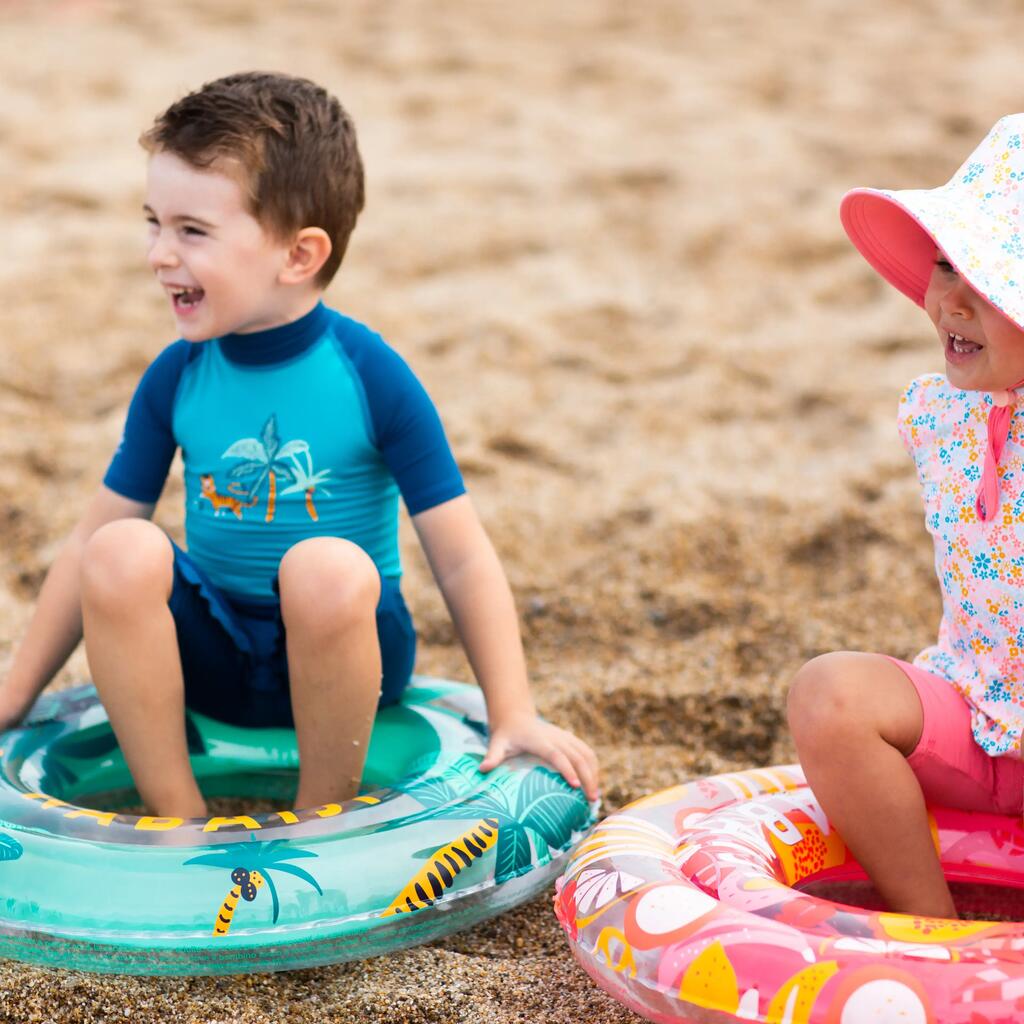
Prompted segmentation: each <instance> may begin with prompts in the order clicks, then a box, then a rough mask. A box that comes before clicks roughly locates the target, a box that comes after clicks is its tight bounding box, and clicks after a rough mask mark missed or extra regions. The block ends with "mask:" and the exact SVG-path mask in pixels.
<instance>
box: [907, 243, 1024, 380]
mask: <svg viewBox="0 0 1024 1024" xmlns="http://www.w3.org/2000/svg"><path fill="white" fill-rule="evenodd" d="M924 308H925V310H926V311H927V313H928V316H929V317H930V318H931V321H932V323H933V324H934V325H935V328H936V330H937V331H938V335H939V341H940V342H942V346H943V350H944V352H945V355H946V376H947V378H948V379H949V382H950V384H952V385H953V387H955V388H961V389H963V390H964V391H1003V390H1005V389H1007V388H1012V387H1014V386H1015V385H1017V384H1019V383H1020V382H1021V381H1024V331H1022V330H1021V329H1020V328H1019V327H1017V325H1016V324H1014V323H1013V322H1012V321H1010V320H1008V319H1007V318H1006V317H1005V316H1003V314H1002V313H1000V312H999V310H997V309H996V308H995V306H993V305H992V304H991V303H989V302H988V301H987V300H985V299H983V298H982V297H981V296H980V295H979V294H978V293H977V292H976V291H975V290H974V289H973V288H972V287H971V286H970V285H969V284H968V283H967V281H965V280H964V278H962V277H961V276H960V275H959V274H958V273H957V272H956V270H955V269H954V268H953V267H952V265H951V264H950V263H949V261H948V260H947V259H946V255H945V253H943V252H942V251H941V250H939V251H938V252H937V253H936V255H935V265H934V266H933V267H932V276H931V279H930V280H929V282H928V288H927V290H926V291H925V295H924Z"/></svg>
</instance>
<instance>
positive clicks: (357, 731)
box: [278, 537, 381, 807]
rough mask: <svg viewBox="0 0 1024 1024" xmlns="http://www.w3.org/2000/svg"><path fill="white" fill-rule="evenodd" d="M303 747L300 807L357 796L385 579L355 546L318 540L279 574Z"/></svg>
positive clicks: (373, 698) (373, 697)
mask: <svg viewBox="0 0 1024 1024" xmlns="http://www.w3.org/2000/svg"><path fill="white" fill-rule="evenodd" d="M278 583H279V585H280V589H281V614H282V617H283V618H284V625H285V632H286V635H287V649H288V678H289V681H290V686H291V699H292V714H293V715H294V717H295V733H296V738H297V740H298V744H299V789H298V793H297V794H296V796H295V805H296V807H315V806H318V805H320V804H325V803H335V802H340V801H342V800H348V799H351V798H352V797H354V796H355V795H356V794H357V793H358V791H359V780H360V778H361V777H362V772H363V763H364V762H365V760H366V750H367V746H368V744H369V740H370V731H371V729H372V727H373V719H374V715H375V714H376V711H377V701H378V699H379V697H380V684H381V657H380V644H379V642H378V640H377V615H376V612H377V602H378V601H379V599H380V576H379V574H378V572H377V568H376V566H375V565H374V564H373V561H372V560H371V559H370V557H369V555H367V554H366V552H365V551H363V550H362V549H361V548H359V547H358V546H357V545H355V544H352V543H350V542H349V541H345V540H341V539H339V538H336V537H314V538H311V539H310V540H304V541H301V542H300V543H298V544H296V545H295V547H293V548H291V549H290V550H289V551H288V553H287V554H286V555H285V556H284V558H283V559H282V560H281V568H280V572H279V573H278Z"/></svg>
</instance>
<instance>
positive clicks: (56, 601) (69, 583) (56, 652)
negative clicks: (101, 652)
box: [0, 487, 154, 729]
mask: <svg viewBox="0 0 1024 1024" xmlns="http://www.w3.org/2000/svg"><path fill="white" fill-rule="evenodd" d="M153 508H154V506H153V505H150V504H145V503H143V502H139V501H133V500H131V499H130V498H125V497H122V496H121V495H120V494H116V493H115V492H114V491H112V490H110V489H109V488H107V487H100V489H99V491H98V492H97V493H96V495H95V496H94V497H93V499H92V501H90V503H89V505H88V506H87V508H86V510H85V513H84V515H83V516H82V518H81V519H80V520H79V521H78V523H77V524H76V526H75V527H74V529H73V530H72V531H71V534H70V536H69V537H68V539H67V541H66V542H65V544H64V546H63V548H61V550H60V553H59V554H58V555H57V558H56V560H55V561H54V563H53V565H52V566H50V570H49V572H47V574H46V579H45V580H44V581H43V586H42V589H41V590H40V591H39V599H38V601H37V603H36V608H35V611H34V612H33V614H32V618H31V619H30V620H29V624H28V629H27V630H26V631H25V636H24V638H23V639H22V641H21V644H20V645H19V646H18V648H17V649H16V650H15V654H14V660H13V661H12V663H11V666H10V668H9V670H8V672H7V675H6V677H5V678H4V680H3V683H2V684H0V729H3V728H9V727H10V726H12V725H15V724H16V723H17V722H19V721H20V720H21V719H22V718H23V717H24V715H25V713H26V712H27V711H28V709H29V708H30V707H31V706H32V703H33V701H35V699H36V697H37V696H38V694H39V691H40V690H42V689H43V687H44V686H46V684H47V683H48V682H49V681H50V680H51V679H52V678H53V677H54V676H55V675H56V674H57V672H58V671H59V670H60V668H61V666H62V665H63V664H64V662H65V661H67V660H68V658H69V657H70V656H71V652H72V651H73V650H74V649H75V647H76V646H77V645H78V642H79V641H80V640H81V639H82V607H81V601H80V600H79V585H78V578H79V569H80V566H81V562H82V551H83V549H84V548H85V544H86V542H87V541H88V539H89V538H90V537H91V536H92V534H93V533H94V532H95V531H96V530H98V529H99V528H100V527H101V526H103V525H104V524H106V523H109V522H113V521H114V520H115V519H133V518H137V519H149V518H150V516H152V514H153Z"/></svg>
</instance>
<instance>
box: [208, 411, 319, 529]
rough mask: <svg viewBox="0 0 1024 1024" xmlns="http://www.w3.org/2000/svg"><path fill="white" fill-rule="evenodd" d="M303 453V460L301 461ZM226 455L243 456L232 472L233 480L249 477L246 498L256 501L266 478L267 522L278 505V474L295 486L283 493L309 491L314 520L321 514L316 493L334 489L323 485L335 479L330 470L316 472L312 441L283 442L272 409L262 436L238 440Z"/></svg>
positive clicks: (309, 501)
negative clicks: (316, 500) (315, 500)
mask: <svg viewBox="0 0 1024 1024" xmlns="http://www.w3.org/2000/svg"><path fill="white" fill-rule="evenodd" d="M299 456H302V461H301V462H300V461H299ZM221 458H222V459H241V460H242V461H241V462H239V463H238V465H236V466H232V468H231V469H230V470H229V472H228V476H229V477H231V479H232V480H240V481H243V482H244V481H246V478H248V479H249V480H251V483H248V489H247V491H246V495H245V497H246V500H248V501H253V499H255V498H256V496H257V495H258V494H259V492H260V489H261V488H262V487H263V484H264V482H266V484H267V513H266V517H265V519H266V522H268V523H269V522H271V521H272V520H273V518H274V513H275V511H276V509H277V478H278V477H281V478H283V479H284V480H287V481H289V482H290V484H291V486H289V487H286V488H285V489H284V490H283V491H282V492H281V494H282V495H285V494H297V493H299V492H302V491H305V493H306V512H307V513H308V515H309V518H310V519H312V520H313V522H317V521H318V520H319V518H320V516H319V514H318V512H317V510H316V505H314V504H313V494H314V492H315V491H316V489H317V488H318V487H319V488H320V489H321V490H323V492H324V493H325V494H328V495H329V494H330V493H331V492H330V491H328V490H327V489H326V488H324V487H323V486H322V485H323V484H324V483H327V482H332V483H333V482H335V481H332V480H331V474H330V472H329V471H328V470H320V471H319V472H314V470H313V457H312V456H311V455H310V450H309V443H308V442H307V441H301V440H296V441H286V442H285V443H284V444H281V438H280V435H279V433H278V430H277V416H276V415H274V414H273V413H271V415H270V416H268V417H267V421H266V423H264V424H263V429H262V430H261V431H260V436H259V437H243V438H242V439H241V440H240V441H235V442H234V444H232V445H231V446H230V447H229V448H228V449H227V451H225V452H224V454H223V455H222V456H221Z"/></svg>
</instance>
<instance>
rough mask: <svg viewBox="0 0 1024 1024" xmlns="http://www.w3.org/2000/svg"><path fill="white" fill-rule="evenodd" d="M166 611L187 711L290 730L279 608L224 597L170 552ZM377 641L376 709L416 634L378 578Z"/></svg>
mask: <svg viewBox="0 0 1024 1024" xmlns="http://www.w3.org/2000/svg"><path fill="white" fill-rule="evenodd" d="M171 543H172V544H173V543H174V542H173V541H172V542H171ZM168 605H169V606H170V609H171V614H172V615H173V616H174V624H175V626H176V628H177V632H178V650H179V652H180V654H181V667H182V671H183V673H184V676H185V704H186V706H187V707H189V708H191V709H192V710H194V711H198V712H199V713H200V714H203V715H207V716H208V717H210V718H216V719H217V720H218V721H221V722H229V723H231V724H233V725H244V726H250V727H269V726H292V725H294V720H293V718H292V707H291V695H290V692H289V688H288V659H287V655H286V650H285V629H284V622H283V621H282V619H281V605H280V603H279V602H266V603H256V602H242V601H239V600H237V599H234V598H231V597H229V596H228V595H226V594H225V593H224V592H223V591H221V590H218V588H217V587H215V586H214V585H213V583H211V582H210V580H209V578H208V577H207V576H206V575H205V574H204V573H203V571H202V570H201V569H200V568H199V567H198V566H197V565H196V564H195V562H193V561H192V559H191V558H189V556H188V554H187V553H186V552H184V551H182V549H181V548H179V547H178V545H177V544H174V586H173V589H172V590H171V597H170V600H169V601H168ZM377 637H378V639H379V641H380V652H381V661H382V666H383V680H382V684H381V689H382V693H381V698H380V703H381V705H385V704H393V703H395V701H397V700H398V699H399V697H400V696H401V695H402V691H403V690H404V689H405V687H406V684H407V683H408V682H409V679H410V678H411V676H412V669H413V664H414V663H415V661H416V631H415V630H414V628H413V624H412V617H411V616H410V615H409V611H408V609H407V608H406V607H405V601H404V600H403V599H402V591H401V589H400V587H399V580H398V579H397V578H394V577H388V576H383V577H381V593H380V601H379V602H378V604H377Z"/></svg>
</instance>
